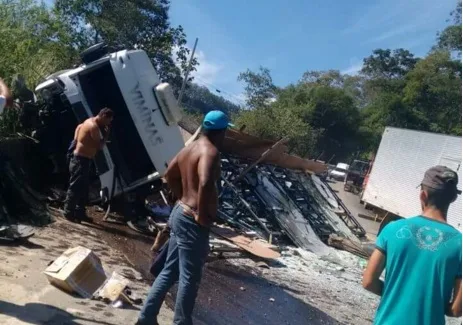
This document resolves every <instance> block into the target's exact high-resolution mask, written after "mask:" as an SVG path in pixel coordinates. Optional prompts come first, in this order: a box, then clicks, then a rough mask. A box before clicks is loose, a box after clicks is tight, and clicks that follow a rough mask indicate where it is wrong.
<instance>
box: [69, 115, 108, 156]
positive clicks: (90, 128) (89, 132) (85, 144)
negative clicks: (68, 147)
mask: <svg viewBox="0 0 463 325" xmlns="http://www.w3.org/2000/svg"><path fill="white" fill-rule="evenodd" d="M74 140H76V149H75V150H74V154H75V155H76V156H81V157H85V158H89V159H93V158H94V157H95V155H96V154H97V152H98V151H99V150H100V149H101V148H102V147H103V145H104V142H103V141H102V139H101V136H100V129H99V127H98V124H97V123H96V121H95V117H91V118H88V119H86V120H85V121H84V122H83V123H81V124H79V125H78V126H77V128H76V132H75V133H74Z"/></svg>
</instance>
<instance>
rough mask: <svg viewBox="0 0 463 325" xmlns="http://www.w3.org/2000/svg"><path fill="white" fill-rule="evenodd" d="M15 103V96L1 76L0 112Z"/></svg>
mask: <svg viewBox="0 0 463 325" xmlns="http://www.w3.org/2000/svg"><path fill="white" fill-rule="evenodd" d="M12 105H13V96H11V91H10V89H9V88H8V86H7V85H6V84H5V82H4V81H3V80H2V79H1V78H0V114H1V113H3V110H4V109H5V107H11V106H12Z"/></svg>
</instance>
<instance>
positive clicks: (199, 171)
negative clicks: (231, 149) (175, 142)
mask: <svg viewBox="0 0 463 325" xmlns="http://www.w3.org/2000/svg"><path fill="white" fill-rule="evenodd" d="M219 177H220V153H219V151H218V149H217V148H216V147H215V146H214V145H213V144H212V143H211V142H210V141H209V139H207V138H206V137H201V138H200V139H198V140H197V141H195V142H193V143H192V144H191V145H189V146H188V147H186V148H183V149H182V150H181V151H180V152H179V153H178V155H177V156H176V157H175V158H174V160H173V161H172V162H171V164H170V165H169V169H168V171H167V173H166V179H167V181H168V183H169V186H170V187H171V188H172V191H173V192H174V194H175V195H176V196H177V197H179V198H181V199H180V201H181V203H182V204H183V205H184V206H185V205H186V206H187V209H186V210H185V213H187V214H190V215H191V216H192V217H194V218H195V220H196V222H198V223H199V224H200V225H203V226H206V227H209V226H210V225H211V224H212V223H213V222H214V219H215V217H216V214H217V208H218V206H217V202H218V193H217V187H216V182H217V180H218V179H219Z"/></svg>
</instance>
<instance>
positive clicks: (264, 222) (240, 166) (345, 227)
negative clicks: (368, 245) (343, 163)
mask: <svg viewBox="0 0 463 325" xmlns="http://www.w3.org/2000/svg"><path fill="white" fill-rule="evenodd" d="M247 167H248V164H246V163H243V161H242V160H239V159H236V158H233V157H225V158H224V159H222V179H221V182H220V184H219V191H220V196H219V197H220V207H219V218H220V219H222V221H224V222H226V223H227V224H229V225H230V226H232V227H234V228H237V229H239V230H241V231H242V232H244V233H246V234H248V235H255V236H257V237H260V238H262V239H264V240H267V241H269V242H272V243H273V244H277V245H281V244H293V245H295V246H297V247H300V248H303V249H306V250H309V251H312V252H314V253H317V254H325V253H326V252H327V250H328V246H327V245H328V244H330V242H331V241H330V238H332V237H333V236H335V237H336V238H342V239H346V240H348V241H349V242H350V243H354V244H360V240H359V237H362V236H364V235H365V230H364V229H363V228H362V227H361V226H360V225H359V224H358V223H357V222H356V220H355V218H354V217H353V216H352V214H351V213H350V212H349V211H348V210H347V208H346V207H345V206H344V205H343V204H342V202H341V200H340V199H339V198H338V197H337V196H336V194H335V193H334V192H333V191H332V190H331V189H330V188H329V186H328V185H327V184H326V183H324V182H323V181H322V180H321V179H319V178H318V177H317V176H315V175H308V174H305V173H302V172H295V171H293V170H289V169H284V168H279V167H274V166H270V165H258V166H256V167H254V168H252V169H251V170H250V171H249V172H247V173H246V174H245V175H244V176H243V177H240V174H241V173H242V172H243V171H244V170H245V169H246V168H247Z"/></svg>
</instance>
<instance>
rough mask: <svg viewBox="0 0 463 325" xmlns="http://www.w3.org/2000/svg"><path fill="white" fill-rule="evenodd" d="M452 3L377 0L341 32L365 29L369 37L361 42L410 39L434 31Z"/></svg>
mask: <svg viewBox="0 0 463 325" xmlns="http://www.w3.org/2000/svg"><path fill="white" fill-rule="evenodd" d="M455 4H456V1H455V0H439V1H436V0H407V1H401V0H379V1H377V2H372V3H371V5H370V6H369V7H367V8H366V9H365V11H364V12H363V13H361V14H360V15H359V16H357V17H356V18H354V19H355V20H354V21H353V22H352V24H351V25H350V26H349V27H348V28H347V29H345V30H344V31H343V34H353V33H359V32H368V33H370V34H371V35H372V37H371V38H370V39H369V40H367V41H366V42H364V44H365V43H382V42H385V41H386V40H389V39H392V38H395V39H398V38H401V39H402V40H404V39H406V40H407V41H413V39H414V38H416V37H421V36H422V35H423V34H426V35H427V34H429V33H435V30H436V27H437V26H439V25H441V23H442V22H444V21H445V20H446V19H447V18H448V15H449V12H450V11H451V10H452V9H453V8H454V7H455Z"/></svg>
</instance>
